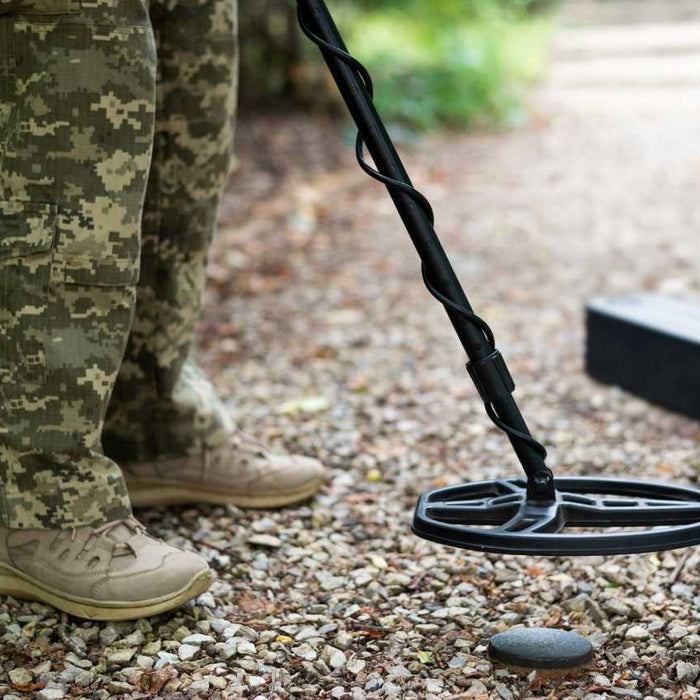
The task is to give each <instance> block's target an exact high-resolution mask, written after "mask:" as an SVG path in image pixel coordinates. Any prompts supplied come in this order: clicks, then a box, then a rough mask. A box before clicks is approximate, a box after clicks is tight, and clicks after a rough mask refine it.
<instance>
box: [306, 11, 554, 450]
mask: <svg viewBox="0 0 700 700" xmlns="http://www.w3.org/2000/svg"><path fill="white" fill-rule="evenodd" d="M297 17H298V19H299V26H300V27H301V30H302V31H303V32H304V34H305V35H306V36H307V37H308V39H309V40H310V41H312V42H313V43H314V44H316V45H317V46H318V47H319V48H320V49H321V50H322V51H327V52H328V53H331V54H333V55H334V56H336V57H337V58H339V59H340V60H341V61H343V62H344V63H345V64H346V65H348V66H350V67H351V68H353V69H354V70H355V71H356V72H357V74H358V76H359V77H360V79H361V80H362V82H363V83H364V86H365V88H366V90H367V93H368V94H369V96H370V97H372V98H373V97H374V84H373V82H372V76H371V75H370V74H369V71H368V70H367V68H365V66H363V65H362V63H360V62H359V61H358V60H357V59H356V58H355V57H354V56H351V55H350V54H349V53H348V52H347V51H344V50H343V49H341V48H339V47H337V46H333V45H332V44H330V43H328V42H327V41H326V40H325V39H323V38H321V37H320V36H318V35H317V34H315V33H314V32H313V31H312V30H311V29H310V28H309V26H308V25H307V23H306V21H305V19H304V15H303V12H302V10H301V6H300V5H297ZM355 155H356V156H357V162H358V163H359V164H360V167H361V168H362V170H364V171H365V172H366V173H367V175H369V176H370V177H371V178H373V179H375V180H377V181H378V182H381V183H383V184H384V185H386V186H387V187H388V188H389V189H393V190H398V191H400V192H403V193H404V194H407V195H408V196H409V197H411V199H413V201H414V202H415V203H416V204H417V205H418V206H419V207H420V208H421V209H422V210H423V212H424V213H425V216H426V217H427V219H428V221H429V222H430V225H431V226H434V225H435V213H434V211H433V208H432V206H431V204H430V202H429V201H428V200H427V198H426V197H425V195H423V194H422V193H421V192H419V191H418V190H417V189H416V188H415V187H413V186H412V185H409V184H408V183H406V182H401V180H396V179H395V178H392V177H389V176H387V175H384V174H383V173H380V172H379V171H378V170H376V169H375V168H373V167H372V166H371V165H370V164H369V163H368V162H367V160H366V159H365V154H364V141H363V140H362V135H361V134H360V133H359V132H358V134H357V138H356V140H355ZM421 271H422V274H423V282H424V283H425V286H426V287H427V289H428V291H429V292H430V293H431V294H432V295H433V297H435V298H436V299H437V300H438V301H439V302H440V303H441V304H442V305H443V306H445V308H446V309H448V310H450V311H452V312H453V313H455V314H458V315H459V316H461V317H462V318H463V319H465V320H466V321H467V322H468V323H471V324H473V325H474V326H476V327H477V328H478V329H479V330H480V331H481V332H482V333H483V334H484V338H485V339H486V341H487V342H488V344H489V347H490V348H491V351H492V352H493V351H495V349H496V340H495V338H494V335H493V331H492V330H491V328H490V327H489V325H488V324H487V323H486V321H484V320H483V319H482V318H480V317H479V316H477V315H476V314H475V313H474V312H473V311H471V310H470V309H467V308H466V307H464V306H461V305H460V304H457V303H456V302H454V301H452V300H451V299H448V298H447V297H446V296H445V295H444V294H442V293H441V292H440V291H438V290H437V289H436V288H435V286H434V285H433V283H432V282H431V280H430V278H429V276H428V271H427V270H426V268H425V264H423V263H421ZM484 405H485V408H486V413H487V415H488V417H489V418H490V419H491V421H492V422H493V423H494V425H495V426H496V427H497V428H499V429H500V430H502V431H503V432H504V433H506V434H507V435H509V436H511V437H513V438H517V439H519V440H522V441H523V442H525V443H527V444H528V445H530V447H532V448H533V449H534V450H535V451H536V452H537V453H539V454H540V456H541V457H542V459H545V458H546V457H547V450H546V448H545V447H544V445H542V444H541V443H539V442H538V441H537V440H535V439H534V438H533V437H532V436H531V435H528V434H527V433H524V432H522V431H521V430H518V429H517V428H514V427H513V426H511V425H508V424H507V423H505V422H504V421H503V420H502V419H501V418H500V417H499V416H498V414H497V412H496V409H495V407H494V405H493V404H492V403H488V402H485V404H484Z"/></svg>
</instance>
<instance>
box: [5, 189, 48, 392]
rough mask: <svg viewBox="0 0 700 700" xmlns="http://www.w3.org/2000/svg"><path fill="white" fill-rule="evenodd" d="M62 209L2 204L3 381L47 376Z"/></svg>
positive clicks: (30, 381)
mask: <svg viewBox="0 0 700 700" xmlns="http://www.w3.org/2000/svg"><path fill="white" fill-rule="evenodd" d="M56 225H57V207H56V206H55V205H53V204H45V203H34V202H19V201H0V382H29V383H32V384H34V383H37V384H40V383H42V382H43V381H44V379H45V377H46V342H47V315H48V303H49V280H50V276H51V259H52V252H51V250H52V248H53V245H54V240H55V238H56Z"/></svg>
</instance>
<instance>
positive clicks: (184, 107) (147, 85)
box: [0, 0, 236, 528]
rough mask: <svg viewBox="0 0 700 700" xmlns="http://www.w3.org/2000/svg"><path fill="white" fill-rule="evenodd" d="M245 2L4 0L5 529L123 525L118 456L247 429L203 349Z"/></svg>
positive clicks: (0, 277) (0, 379)
mask: <svg viewBox="0 0 700 700" xmlns="http://www.w3.org/2000/svg"><path fill="white" fill-rule="evenodd" d="M234 2H235V0H150V2H149V0H0V523H2V524H4V525H9V526H10V527H20V528H24V527H53V528H70V527H75V526H79V525H84V524H101V523H103V522H106V521H108V520H112V519H115V518H119V517H124V516H126V515H127V514H128V513H129V512H130V505H129V500H128V494H127V491H126V488H125V485H124V480H123V477H122V474H121V471H120V469H119V467H118V465H117V462H118V461H120V460H129V461H133V460H145V459H152V458H155V457H158V456H165V455H176V454H187V453H191V452H195V451H198V450H202V449H206V448H207V447H209V446H214V445H217V444H220V443H221V442H222V441H223V440H225V439H226V437H227V436H228V434H229V433H230V432H231V430H232V425H231V423H230V419H229V418H228V415H227V414H226V412H225V410H224V409H223V407H222V405H221V403H220V402H219V400H218V398H217V397H216V394H215V392H214V390H213V388H212V387H211V385H210V384H209V383H208V381H207V380H206V379H204V377H203V376H202V374H201V372H199V370H198V369H197V367H196V366H195V365H194V364H193V363H192V361H191V360H188V354H189V349H190V344H191V340H192V333H193V325H194V321H195V318H196V316H197V313H198V310H199V304H200V296H201V289H202V286H203V283H204V268H205V263H206V254H207V248H208V246H209V244H210V242H211V239H212V236H213V233H214V230H215V224H216V210H217V205H218V199H219V195H220V191H221V189H222V186H223V183H224V179H225V176H226V173H227V171H228V164H229V151H230V143H231V128H232V121H233V113H234V107H235V104H234V96H235V70H236V40H235V8H234V6H233V3H234ZM105 426H106V427H105ZM103 428H104V441H103ZM103 443H104V447H103Z"/></svg>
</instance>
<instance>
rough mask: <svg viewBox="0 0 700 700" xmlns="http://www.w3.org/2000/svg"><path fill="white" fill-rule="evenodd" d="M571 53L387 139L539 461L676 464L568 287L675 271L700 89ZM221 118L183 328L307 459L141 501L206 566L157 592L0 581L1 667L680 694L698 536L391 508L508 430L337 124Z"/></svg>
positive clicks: (156, 689)
mask: <svg viewBox="0 0 700 700" xmlns="http://www.w3.org/2000/svg"><path fill="white" fill-rule="evenodd" d="M601 31H603V30H601ZM630 31H632V30H630ZM576 36H577V35H576V33H575V32H573V31H569V33H567V34H566V35H564V38H563V40H562V43H563V45H566V46H571V45H572V42H575V40H576ZM586 41H587V42H590V34H587V35H586ZM587 45H589V44H587ZM584 54H585V52H583V54H582V52H580V51H579V52H577V57H576V59H575V60H576V61H577V66H578V67H577V69H576V70H575V71H572V70H570V68H571V67H570V66H568V65H567V63H568V61H569V59H568V58H567V57H566V55H561V57H560V59H559V62H558V63H557V64H556V66H555V68H554V70H553V72H552V76H551V80H550V81H549V83H548V85H547V86H546V87H545V88H544V89H543V90H542V91H541V94H539V95H538V96H537V99H536V109H535V117H534V119H533V121H532V123H531V124H530V126H529V127H527V128H525V129H523V130H521V131H518V132H516V133H512V134H498V135H480V136H464V135H443V136H440V137H438V138H434V139H430V140H426V141H424V142H422V143H420V144H418V145H416V146H414V147H412V148H410V149H408V150H407V153H406V155H407V161H408V162H409V163H410V170H411V172H412V175H413V179H414V181H415V182H416V183H420V185H421V186H422V188H423V189H424V191H425V192H426V194H427V195H428V196H429V197H430V198H431V199H432V200H433V202H434V204H435V207H436V211H437V217H438V230H439V231H440V233H441V236H442V237H443V239H444V242H445V244H446V247H447V248H448V251H449V252H450V254H451V255H452V257H453V259H454V263H455V267H456V269H457V271H458V273H459V275H460V276H461V277H462V278H463V280H464V281H465V286H466V288H467V290H468V292H469V293H470V297H471V300H472V302H473V304H474V306H475V308H476V309H477V310H478V311H479V312H480V313H481V314H482V315H484V316H485V317H486V318H487V319H488V320H489V321H490V322H491V323H492V325H493V327H494V330H495V332H496V336H497V338H498V340H499V346H500V347H501V349H502V350H503V352H504V354H505V355H506V357H507V358H508V360H509V363H510V364H511V369H512V371H513V374H514V376H515V378H516V382H517V383H518V391H517V394H516V396H517V398H518V399H519V401H520V403H521V405H522V407H523V410H524V412H525V415H526V417H527V418H528V421H529V424H530V427H531V429H532V430H533V432H534V434H535V435H536V436H537V437H538V438H540V439H541V440H543V441H544V442H545V443H546V444H547V445H548V447H549V448H550V452H551V459H550V465H551V466H552V467H553V468H554V469H555V471H556V472H557V473H560V474H586V475H593V474H607V475H615V474H627V475H629V474H635V475H638V476H639V477H640V478H654V479H668V480H672V481H675V482H678V483H695V482H697V480H698V475H699V474H700V455H699V452H698V440H699V439H700V427H698V425H697V424H696V423H694V422H692V421H689V420H686V419H683V418H680V417H678V416H675V415H672V414H669V413H666V412H664V411H662V410H660V409H657V408H653V407H651V406H649V405H647V404H645V403H643V402H641V401H639V400H637V399H635V398H633V397H631V396H629V395H626V394H624V393H622V392H620V391H619V390H616V389H614V388H609V387H603V386H600V385H596V384H595V383H593V382H591V381H590V380H589V379H587V378H586V376H585V375H584V373H583V369H582V348H583V342H584V338H583V306H584V304H585V302H586V300H587V299H589V298H590V297H591V296H595V295H597V294H601V293H605V294H608V293H609V294H617V293H624V292H629V291H639V290H654V291H662V292H666V293H678V294H682V295H694V294H698V293H699V292H700V273H699V272H698V268H697V264H696V260H697V250H698V248H697V240H698V239H697V236H698V233H697V232H698V230H699V229H700V204H699V202H700V200H699V199H698V195H697V187H698V176H699V175H700V164H699V163H700V162H699V161H698V159H697V148H696V147H695V146H696V145H697V144H698V143H700V122H699V121H698V119H697V115H698V110H699V108H700V95H699V94H698V91H697V89H696V86H692V84H690V83H688V84H686V83H685V82H683V81H676V82H675V83H673V86H672V87H671V86H669V85H668V84H667V83H666V81H665V80H662V81H657V82H655V79H654V78H653V76H652V77H651V78H649V79H645V78H644V76H643V75H640V76H639V80H637V81H636V82H635V83H634V85H633V86H629V85H626V84H625V83H624V81H622V82H621V83H620V84H615V81H614V79H613V77H612V76H614V71H615V64H614V61H615V56H612V57H611V58H610V59H609V60H610V61H612V63H609V65H608V67H607V69H606V70H605V71H604V77H605V81H604V82H605V85H601V74H600V68H599V67H598V68H595V67H590V66H589V69H588V70H587V68H586V66H585V65H584V64H585V62H586V58H585V55H584ZM686 58H687V56H686ZM684 61H685V58H684V59H683V62H684ZM595 63H596V65H598V66H599V64H600V62H599V61H595ZM684 65H685V63H684ZM627 70H628V68H627V67H625V71H627ZM683 74H684V75H685V73H683ZM670 106H672V108H670ZM263 126H264V128H261V127H263ZM265 134H267V135H269V134H272V137H271V138H268V136H265ZM310 134H311V135H310ZM313 134H315V135H316V136H313ZM270 141H272V145H271V144H270V143H269V142H270ZM239 144H240V157H241V162H242V165H241V168H240V170H239V172H238V173H237V175H236V176H235V177H234V180H233V182H232V194H231V200H230V202H229V205H228V206H227V208H226V212H225V220H224V225H223V228H222V231H221V235H220V237H219V240H218V243H217V250H216V254H215V255H214V256H213V261H212V266H211V280H210V285H209V289H208V292H207V298H206V313H205V316H204V319H203V321H202V323H201V327H200V346H201V350H200V355H201V358H202V361H203V362H204V363H205V365H206V366H207V367H208V368H209V371H210V372H211V374H212V375H213V376H214V377H215V379H216V383H217V385H218V387H219V388H220V390H221V392H222V394H223V395H224V396H226V397H227V398H228V401H229V404H230V406H231V409H232V411H233V412H234V414H235V416H236V418H237V420H238V421H239V423H240V425H241V427H242V428H244V429H246V430H248V431H250V432H252V433H255V434H257V435H259V436H261V437H263V438H265V439H266V440H268V441H270V442H271V443H273V444H274V445H276V446H278V447H279V448H280V449H282V448H284V449H290V450H298V451H301V452H305V453H308V454H312V455H316V456H318V457H319V458H321V459H323V460H324V461H325V462H326V463H327V464H328V466H329V467H330V469H331V471H332V476H333V479H332V482H331V483H330V484H329V486H328V487H327V488H326V489H325V490H324V492H323V493H322V494H321V495H320V496H319V497H318V498H316V499H315V500H314V501H313V502H312V503H309V504H307V505H304V506H301V507H296V508H292V509H288V510H284V511H280V512H245V513H244V512H241V511H238V510H237V509H234V508H230V509H224V508H181V509H170V510H165V509H152V510H148V511H142V512H139V513H138V514H137V515H139V517H140V518H141V519H142V520H143V521H144V522H145V523H146V524H147V525H148V526H149V528H150V529H151V530H152V531H153V532H154V533H156V534H157V535H159V536H162V537H164V538H166V539H167V540H169V541H171V542H175V543H179V544H187V543H189V542H192V543H193V545H192V546H194V547H196V548H197V549H198V550H199V551H200V552H202V553H203V554H204V556H206V557H207V558H208V560H209V561H210V563H211V566H212V567H213V568H214V569H215V570H216V572H217V574H218V580H217V582H216V583H215V585H214V587H213V588H212V589H211V591H210V592H209V593H206V594H204V595H203V596H201V597H200V598H199V599H198V600H197V601H196V603H194V604H193V605H190V606H187V607H185V608H183V609H182V610H180V611H178V612H176V613H173V614H169V615H162V616H160V617H157V618H153V619H149V620H139V621H137V622H134V623H124V624H90V623H87V622H80V621H77V620H75V619H68V618H66V617H63V616H60V615H58V614H57V613H56V612H55V611H54V610H53V609H51V608H48V607H45V606H42V605H39V604H33V603H19V602H17V601H14V600H11V599H7V598H5V599H2V600H0V644H1V647H0V666H1V669H2V670H1V671H0V695H4V698H5V699H6V700H14V698H19V697H28V696H29V697H31V696H34V697H36V698H41V699H44V700H49V699H51V698H62V697H87V698H98V699H100V700H101V699H106V698H113V697H114V698H116V697H127V698H145V697H152V696H156V697H169V698H181V697H182V698H187V697H195V698H199V697H201V698H206V697H211V698H238V697H241V698H243V697H248V698H257V699H258V700H271V699H272V698H297V697H299V698H301V697H319V698H327V697H330V698H338V699H345V698H350V699H352V700H360V699H362V698H385V697H386V698H463V697H464V698H472V697H474V698H482V699H484V700H485V699H487V698H502V699H503V700H510V698H528V697H547V698H564V697H572V698H587V699H589V700H593V699H595V698H617V697H623V698H647V697H650V698H651V697H653V698H657V699H658V700H667V699H671V698H694V697H697V696H698V695H699V694H700V691H698V686H697V683H698V679H699V678H700V591H698V587H697V580H698V576H697V571H698V566H700V552H699V551H698V550H696V549H690V550H685V551H678V552H670V553H663V554H659V555H656V554H653V555H639V556H627V557H625V556H620V557H607V558H602V557H585V558H578V559H574V558H564V559H554V558H523V559H520V558H517V557H512V556H496V555H481V554H475V553H470V552H464V551H458V550H454V549H449V548H446V547H441V546H437V545H433V544H430V543H428V542H425V541H422V540H419V539H417V538H415V537H413V536H412V535H411V534H410V531H409V521H410V516H411V512H412V508H413V506H414V504H415V499H416V496H417V495H418V494H419V493H420V492H422V491H424V490H425V489H427V488H431V487H435V486H438V485H443V484H452V483H459V482H460V481H464V480H466V479H481V478H490V477H494V476H496V475H507V474H511V473H516V472H517V465H516V463H515V461H514V458H513V457H512V455H511V452H510V448H509V446H508V444H507V442H506V441H505V439H504V438H503V437H502V436H501V435H500V434H499V433H498V432H497V431H495V430H494V429H492V427H491V426H490V424H489V423H488V421H487V419H486V418H485V417H484V415H483V409H482V407H481V405H480V402H479V400H478V399H477V397H476V396H475V392H474V391H473V390H472V388H471V386H470V384H469V381H468V378H467V376H466V373H465V372H464V367H463V357H462V353H461V350H460V348H459V346H458V343H457V341H456V340H455V338H454V336H453V333H452V331H451V329H450V326H449V324H448V322H447V321H446V319H445V317H444V313H443V312H442V310H441V309H440V307H439V305H437V304H436V302H434V301H433V300H432V299H431V298H430V296H429V295H428V294H427V293H426V292H425V290H424V289H423V287H422V284H421V283H420V281H419V274H418V265H417V262H416V257H415V254H414V253H413V251H412V250H411V248H410V246H409V244H408V240H407V238H406V236H405V234H404V233H403V231H402V229H401V227H400V225H399V222H398V219H397V217H396V215H395V213H394V212H393V211H392V207H391V204H390V201H389V200H388V199H387V197H386V195H385V193H384V192H383V191H382V190H381V188H380V187H379V186H375V185H373V184H371V183H369V182H368V181H367V180H366V178H365V177H364V176H363V175H362V174H361V173H359V172H358V171H357V169H356V167H355V166H354V165H353V164H352V162H351V160H350V156H349V154H347V153H346V152H344V151H343V145H342V143H341V141H340V139H339V137H338V135H337V134H336V132H335V129H334V128H333V127H331V126H330V125H329V124H328V123H326V122H319V123H316V124H315V125H314V126H313V127H311V126H308V124H307V123H306V122H300V120H299V119H298V118H295V117H289V118H284V119H280V118H278V119H272V120H269V121H264V122H263V121H259V122H258V123H257V124H244V125H243V128H242V130H241V133H240V137H239ZM300 145H301V146H303V149H304V152H303V153H302V152H298V150H299V148H298V147H299V146H300ZM266 148H267V151H266V150H265V149H266ZM277 151H279V152H280V153H283V154H284V157H283V158H282V159H281V160H284V164H281V163H280V162H279V161H275V160H274V153H275V152H277ZM305 154H306V155H305ZM253 158H255V161H254V160H253ZM307 158H308V159H309V161H310V162H312V163H313V174H312V175H311V176H306V178H305V180H304V184H300V182H302V180H301V179H300V177H299V173H300V172H303V165H304V162H305V161H306V159H307ZM329 169H330V170H329ZM516 624H527V625H544V624H548V625H551V626H556V627H561V628H564V629H576V630H578V631H580V632H581V633H583V634H585V635H587V636H588V638H589V639H590V640H591V641H592V642H593V643H594V645H595V647H596V650H597V652H596V660H595V663H594V664H593V665H592V666H591V668H590V669H589V670H587V671H586V672H584V673H581V674H579V675H578V676H575V677H566V676H564V677H559V678H547V677H542V676H538V675H536V674H534V673H533V674H529V675H528V674H524V673H516V672H514V671H510V670H507V669H502V668H497V667H496V668H494V666H492V664H491V663H490V661H489V659H488V656H487V654H486V644H487V641H488V638H489V636H490V635H492V634H493V633H494V632H498V631H501V630H503V629H506V628H508V627H510V626H513V625H516Z"/></svg>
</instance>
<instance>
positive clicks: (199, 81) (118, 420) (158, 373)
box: [104, 0, 237, 462]
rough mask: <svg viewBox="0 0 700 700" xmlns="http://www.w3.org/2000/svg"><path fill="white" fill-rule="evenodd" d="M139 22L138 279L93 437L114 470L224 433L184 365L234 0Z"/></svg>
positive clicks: (180, 5)
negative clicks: (153, 86)
mask: <svg viewBox="0 0 700 700" xmlns="http://www.w3.org/2000/svg"><path fill="white" fill-rule="evenodd" d="M151 17H152V21H153V26H154V31H155V36H156V42H157V46H158V86H157V109H156V117H157V121H156V134H155V146H154V153H153V162H152V166H151V172H150V177H149V182H148V190H147V195H146V203H145V209H144V216H143V250H142V269H141V279H140V282H139V285H138V293H137V296H138V299H137V310H136V317H135V320H134V324H133V327H132V331H131V335H130V337H129V342H128V345H127V351H126V354H125V357H124V362H123V364H122V368H121V372H120V374H119V377H118V380H117V385H116V388H115V392H114V396H113V399H112V401H111V403H110V407H109V413H108V418H107V426H106V430H105V437H104V444H105V450H106V451H107V453H108V454H110V455H111V456H112V457H113V458H115V459H117V460H120V461H124V462H133V461H144V460H151V459H155V458H158V457H160V456H164V455H178V456H180V455H185V454H198V453H200V452H201V451H202V450H204V449H207V448H212V447H216V446H218V445H220V444H222V443H223V442H224V441H226V440H227V438H228V437H229V435H230V434H231V432H232V431H233V425H232V423H231V419H230V418H229V416H228V413H227V411H226V409H225V408H224V407H223V405H222V404H221V402H220V401H219V399H218V397H217V395H216V392H215V391H214V389H213V387H212V386H211V384H210V383H209V381H208V380H207V379H206V378H205V377H204V376H203V374H202V373H201V372H200V371H199V370H198V368H197V367H196V366H195V365H194V363H193V362H192V360H191V359H188V356H189V352H190V346H191V344H192V337H193V333H194V325H195V321H196V318H197V315H198V313H199V309H200V299H201V294H202V289H203V286H204V280H205V268H206V261H207V252H208V250H209V246H210V243H211V241H212V238H213V236H214V232H215V229H216V219H217V210H218V204H219V198H220V195H221V191H222V189H223V186H224V182H225V180H226V176H227V174H228V171H229V164H230V155H231V143H232V129H233V120H234V113H235V96H236V89H235V88H236V71H237V41H236V32H235V6H234V0H152V1H151Z"/></svg>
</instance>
